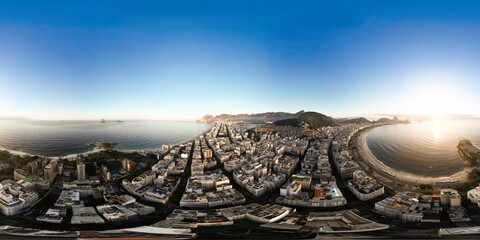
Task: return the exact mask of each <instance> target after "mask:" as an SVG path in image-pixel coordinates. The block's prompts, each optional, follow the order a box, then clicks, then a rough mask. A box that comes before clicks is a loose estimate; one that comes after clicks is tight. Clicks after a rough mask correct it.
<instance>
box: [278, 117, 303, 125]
mask: <svg viewBox="0 0 480 240" xmlns="http://www.w3.org/2000/svg"><path fill="white" fill-rule="evenodd" d="M304 123H305V122H304V121H302V120H300V119H298V118H290V119H283V120H278V121H276V122H275V123H274V124H275V125H277V126H292V127H300V126H302V125H303V124H304Z"/></svg>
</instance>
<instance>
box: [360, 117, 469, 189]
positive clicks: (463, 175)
mask: <svg viewBox="0 0 480 240" xmlns="http://www.w3.org/2000/svg"><path fill="white" fill-rule="evenodd" d="M377 127H378V126H377ZM374 128H376V127H370V128H367V129H365V130H362V131H361V132H359V133H357V134H358V135H357V137H356V147H357V152H358V155H359V156H360V158H361V159H362V160H363V161H364V162H366V163H369V165H370V166H373V170H374V171H375V172H377V173H378V174H379V175H381V176H383V177H385V176H387V178H389V179H391V180H396V181H402V182H406V183H414V184H431V185H432V186H433V185H435V184H437V183H438V182H440V181H454V183H461V182H465V181H467V180H468V178H467V175H468V172H469V171H470V170H471V168H468V167H465V168H464V169H463V170H462V171H460V172H457V173H454V174H452V175H450V176H441V177H427V176H421V175H416V174H412V173H406V172H403V171H400V170H397V169H394V168H391V167H388V166H387V165H385V163H383V162H382V161H380V160H378V159H377V158H376V157H375V156H374V155H373V154H372V152H371V151H370V149H369V148H368V146H367V144H366V136H367V135H368V133H369V132H371V131H372V130H373V129H374ZM388 173H391V174H393V175H395V176H392V175H391V174H388ZM452 183H453V182H452Z"/></svg>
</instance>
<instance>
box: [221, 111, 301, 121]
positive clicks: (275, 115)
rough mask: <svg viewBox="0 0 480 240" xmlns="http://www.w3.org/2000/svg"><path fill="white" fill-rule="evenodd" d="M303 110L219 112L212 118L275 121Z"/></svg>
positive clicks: (293, 116) (287, 117)
mask: <svg viewBox="0 0 480 240" xmlns="http://www.w3.org/2000/svg"><path fill="white" fill-rule="evenodd" d="M303 112H304V111H299V112H297V113H287V112H266V113H254V114H236V115H232V114H220V115H217V116H215V117H214V118H213V119H212V120H228V121H245V122H250V123H266V122H276V121H279V120H284V119H292V118H297V117H298V116H300V114H302V113H303Z"/></svg>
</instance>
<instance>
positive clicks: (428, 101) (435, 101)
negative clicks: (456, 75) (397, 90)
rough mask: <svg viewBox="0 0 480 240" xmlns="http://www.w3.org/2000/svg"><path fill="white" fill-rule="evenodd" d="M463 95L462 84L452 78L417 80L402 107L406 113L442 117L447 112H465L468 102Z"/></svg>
mask: <svg viewBox="0 0 480 240" xmlns="http://www.w3.org/2000/svg"><path fill="white" fill-rule="evenodd" d="M463 95H464V94H462V91H461V90H460V86H458V84H457V83H456V82H455V81H452V80H450V79H445V78H438V79H432V78H430V79H428V81H425V80H424V81H423V82H422V81H415V83H414V84H412V85H411V86H410V87H409V88H408V90H407V93H406V94H405V101H404V102H403V103H402V105H403V106H402V108H403V111H404V112H406V113H412V114H419V115H428V116H430V117H432V118H434V119H441V118H443V117H444V116H445V115H446V114H458V113H463V112H464V110H465V107H466V105H467V104H466V102H465V101H464V96H463Z"/></svg>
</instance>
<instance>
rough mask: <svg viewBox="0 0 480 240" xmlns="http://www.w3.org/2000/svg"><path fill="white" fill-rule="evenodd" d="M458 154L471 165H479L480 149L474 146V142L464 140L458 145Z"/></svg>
mask: <svg viewBox="0 0 480 240" xmlns="http://www.w3.org/2000/svg"><path fill="white" fill-rule="evenodd" d="M457 148H458V153H460V156H462V158H463V159H465V160H467V161H468V162H469V163H470V164H471V165H474V166H475V165H477V163H478V161H479V160H480V149H479V148H477V147H475V146H473V144H472V142H470V140H467V139H462V140H460V142H458V145H457Z"/></svg>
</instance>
